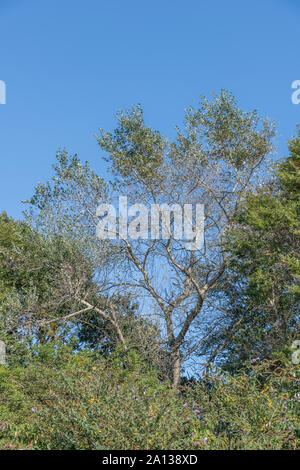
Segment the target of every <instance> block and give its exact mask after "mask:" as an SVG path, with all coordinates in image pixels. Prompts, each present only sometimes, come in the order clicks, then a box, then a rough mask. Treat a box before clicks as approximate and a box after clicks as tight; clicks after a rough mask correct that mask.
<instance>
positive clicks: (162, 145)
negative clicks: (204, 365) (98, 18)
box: [31, 91, 274, 387]
mask: <svg viewBox="0 0 300 470" xmlns="http://www.w3.org/2000/svg"><path fill="white" fill-rule="evenodd" d="M117 119H118V126H117V128H116V129H115V131H114V132H112V133H111V132H104V131H102V130H100V133H99V135H98V137H97V139H98V143H99V145H100V147H101V149H102V150H104V151H105V152H106V154H107V155H108V157H107V158H108V160H109V161H110V162H111V164H112V172H113V175H114V181H113V187H112V190H111V191H110V198H109V199H108V194H104V193H103V186H101V188H100V190H99V191H98V189H99V184H100V183H99V180H96V176H95V175H93V176H91V174H88V172H87V167H82V166H80V165H79V162H78V160H77V161H74V164H72V162H71V165H69V166H68V165H67V163H66V161H64V157H63V156H61V157H60V166H59V168H57V172H58V174H59V176H58V180H56V182H55V184H54V187H52V188H50V186H47V185H46V186H40V187H39V188H38V189H37V192H36V195H35V196H34V198H33V199H32V201H31V202H32V203H33V205H37V207H38V212H39V214H38V218H37V219H36V220H41V219H42V220H44V221H46V220H47V221H48V222H47V223H48V225H49V224H51V223H54V226H56V227H61V228H63V223H62V221H64V224H65V223H66V220H67V221H68V220H69V222H70V227H74V226H76V227H79V228H78V230H79V231H80V234H81V237H82V240H86V241H87V240H89V242H88V243H87V242H86V248H88V249H89V250H91V252H92V253H94V254H93V256H91V259H93V260H95V261H96V264H97V257H98V253H99V252H100V253H102V254H103V253H105V254H106V261H108V262H109V264H108V265H109V269H108V268H106V272H107V276H106V278H105V279H104V278H103V277H102V279H99V280H98V294H99V295H100V294H101V295H103V294H104V293H105V295H106V296H107V299H108V300H107V307H108V309H107V310H104V309H102V308H100V307H99V306H98V307H96V306H95V305H94V304H93V303H92V302H91V301H90V300H88V299H87V298H84V297H80V296H77V299H78V301H79V302H81V303H82V305H83V306H85V307H86V308H89V309H90V310H93V311H94V312H97V313H99V315H102V317H103V318H107V319H108V318H110V320H109V321H111V322H112V325H113V326H114V327H115V328H116V331H118V328H119V326H120V325H118V322H117V321H116V319H115V317H114V315H115V313H114V309H113V308H111V306H112V305H113V304H112V303H111V299H117V298H118V296H119V295H120V294H122V295H124V294H125V293H127V295H130V296H131V298H137V299H138V300H139V305H140V309H141V313H144V314H145V315H151V314H153V313H155V314H156V316H157V317H158V321H159V322H160V325H161V330H162V334H163V335H164V336H165V343H166V349H167V351H168V358H169V360H168V362H169V364H170V375H171V377H172V380H173V385H174V387H177V386H178V384H179V381H180V370H181V365H182V363H183V362H184V360H185V359H186V358H188V357H189V356H190V355H191V354H192V353H193V352H195V351H199V350H200V348H201V347H202V342H203V337H202V336H201V334H199V331H200V330H199V328H200V329H201V328H202V329H204V326H205V325H206V324H207V323H208V322H210V321H211V311H210V309H209V304H208V303H207V300H208V299H209V297H210V295H211V293H212V292H214V290H215V289H216V288H217V286H218V284H219V282H220V281H221V279H222V277H223V275H224V272H225V271H226V267H227V259H226V250H225V238H224V237H225V234H226V231H227V230H228V229H229V228H230V227H231V223H232V217H233V216H234V214H235V213H236V211H237V208H238V207H239V204H240V201H241V200H242V199H243V197H244V194H245V192H246V191H247V189H248V188H249V187H250V186H251V184H253V181H254V180H255V178H256V174H257V171H258V169H259V168H260V167H261V166H262V165H263V163H264V161H265V158H266V156H267V155H268V154H269V152H270V150H271V138H272V136H273V133H274V130H273V126H272V125H270V124H269V123H268V122H267V121H265V120H260V119H259V117H258V116H257V113H256V112H249V113H247V112H243V111H241V110H240V109H239V108H238V106H237V104H236V102H235V100H234V98H233V97H232V96H231V95H230V94H228V93H227V92H225V91H222V92H221V94H220V96H216V97H215V99H214V100H213V101H211V102H209V101H207V100H206V99H203V100H202V102H201V103H200V105H199V108H198V109H193V108H189V109H188V111H187V112H186V116H185V126H184V129H183V130H182V131H181V130H180V129H179V128H178V129H177V136H176V138H175V140H173V141H170V140H168V139H166V138H165V137H163V136H162V135H161V134H160V133H159V132H157V131H154V130H152V129H151V128H150V127H148V126H146V124H145V122H144V118H143V112H142V109H141V108H140V107H139V106H138V107H134V108H133V109H132V110H129V111H127V112H121V113H119V114H118V115H117ZM72 165H73V166H72ZM91 181H94V182H96V185H94V186H93V185H92V184H91ZM101 184H102V183H101ZM60 191H62V192H61V193H60ZM120 194H122V195H126V196H127V197H128V203H129V204H137V203H140V204H143V205H144V206H146V207H148V208H149V210H150V209H151V206H152V205H155V208H156V210H157V212H158V215H159V213H161V210H160V209H161V205H162V204H168V205H169V207H171V206H173V207H171V210H170V212H171V214H170V224H169V227H168V228H167V230H164V233H163V234H162V235H163V236H158V233H157V232H156V233H155V234H154V235H153V233H152V234H151V229H150V227H148V228H146V232H147V234H148V235H149V237H148V238H147V239H144V238H142V237H141V233H139V230H140V228H141V224H143V223H144V222H145V219H144V220H143V221H142V219H141V217H140V216H141V212H143V208H142V206H141V205H140V206H134V208H133V209H132V208H131V210H130V214H129V218H130V220H131V221H130V223H129V233H130V234H131V235H133V236H129V237H126V236H124V231H123V229H124V227H123V226H122V221H121V220H120V217H117V225H116V231H115V236H116V239H112V238H111V237H108V239H106V240H97V241H96V238H95V229H96V226H97V224H98V222H99V219H98V217H96V212H97V204H99V203H100V202H103V201H104V202H110V201H113V200H114V198H115V197H116V196H118V195H120ZM62 195H63V196H62ZM185 204H191V205H196V204H204V205H205V214H204V219H205V220H204V224H205V237H204V239H205V242H204V244H203V245H201V243H198V242H199V240H200V241H201V236H202V229H201V224H199V225H198V226H197V224H196V227H195V226H194V229H195V230H194V232H193V234H192V236H188V235H189V234H188V233H186V232H185V235H184V237H182V238H180V237H179V236H178V232H176V233H175V231H176V230H177V229H178V227H179V226H180V227H179V230H180V228H181V224H182V214H184V213H185V212H184V211H185ZM70 208H72V212H70V210H71V209H70ZM178 213H179V218H178ZM49 214H51V217H50V216H49ZM54 214H55V217H54ZM180 214H181V215H180ZM144 215H145V214H144ZM189 217H190V219H189V220H188V225H192V223H191V222H192V220H193V218H194V216H193V215H189ZM132 219H133V220H132ZM74 220H75V221H76V224H74ZM185 220H186V219H185ZM175 221H177V222H179V223H178V225H177V228H176V227H175ZM198 222H199V221H198ZM160 225H163V226H164V228H166V224H165V223H162V221H161V222H160ZM127 228H128V227H126V231H127ZM91 229H92V230H93V231H94V232H93V237H94V238H93V237H92V239H90V238H89V237H88V238H86V236H87V234H90V233H91V232H90V230H91ZM73 234H74V236H75V233H74V230H73ZM100 247H101V249H100ZM103 272H104V270H103V268H102V274H103ZM107 312H108V313H107ZM199 325H200V326H199ZM119 330H120V328H119ZM118 335H119V336H120V337H121V335H122V336H124V335H123V332H122V331H121V330H120V331H119V332H118ZM199 335H200V337H199Z"/></svg>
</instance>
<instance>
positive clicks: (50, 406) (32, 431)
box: [0, 346, 300, 450]
mask: <svg viewBox="0 0 300 470" xmlns="http://www.w3.org/2000/svg"><path fill="white" fill-rule="evenodd" d="M299 380H300V379H299V377H298V378H297V376H296V367H294V366H292V365H289V362H288V361H287V363H286V365H285V366H283V364H282V362H280V361H273V362H259V361H257V362H253V363H252V364H249V372H248V374H246V373H242V372H241V373H239V374H237V375H236V376H235V377H233V376H231V375H229V374H228V373H223V372H221V371H220V370H211V369H206V370H205V373H204V374H203V377H202V378H201V379H200V380H198V381H195V380H194V381H190V382H189V383H187V384H185V385H183V386H182V387H181V388H180V391H179V393H178V391H175V390H174V388H172V387H171V386H170V383H168V382H162V381H160V380H159V378H158V377H157V374H156V373H155V372H154V371H153V370H150V369H149V368H148V367H147V366H145V365H144V364H143V363H142V362H141V361H140V359H139V357H138V356H137V355H136V353H134V352H132V353H130V354H126V355H122V354H120V353H115V354H113V356H112V357H111V358H110V359H107V360H104V359H103V358H100V357H98V358H97V357H95V355H92V354H91V353H90V352H80V353H77V354H73V353H72V352H71V351H70V349H69V348H68V347H62V346H58V347H56V348H49V346H44V347H41V348H39V350H38V351H36V355H35V357H34V359H32V361H31V362H30V363H28V364H27V365H26V366H24V365H23V366H14V367H5V366H0V397H1V403H0V416H1V422H0V448H1V449H123V450H124V449H134V450H137V449H296V448H297V447H298V448H299V444H300V431H299V415H297V412H298V411H299V399H300V398H299V394H298V395H297V392H298V391H299ZM297 410H298V411H297Z"/></svg>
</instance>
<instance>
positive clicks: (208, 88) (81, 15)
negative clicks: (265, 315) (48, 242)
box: [0, 0, 300, 217]
mask: <svg viewBox="0 0 300 470" xmlns="http://www.w3.org/2000/svg"><path fill="white" fill-rule="evenodd" d="M299 20H300V2H299V0H251V1H246V0H244V1H241V0H226V1H224V0H215V1H213V0H210V1H208V0H207V1H201V0H185V1H183V0H181V1H178V0H159V1H158V0H152V1H151V2H147V1H144V0H127V1H125V0H106V1H103V0H85V1H79V0H72V1H71V0H59V1H58V0H51V1H48V0H43V1H40V0H39V1H37V0H26V1H25V0H23V1H22V0H0V80H3V81H5V83H6V86H7V103H6V104H5V105H0V158H1V160H0V161H1V176H0V178H1V179H0V183H1V184H0V200H1V207H0V210H6V211H7V212H8V214H9V215H11V216H13V217H20V216H21V213H22V209H23V207H22V204H21V202H20V201H21V200H22V199H26V198H29V197H30V196H31V195H32V194H33V190H34V186H35V185H36V184H37V182H38V181H42V182H43V181H46V180H47V179H49V177H50V176H51V175H52V170H51V165H52V164H53V163H54V159H55V153H56V150H57V149H58V148H59V147H66V149H67V150H68V151H70V152H71V153H75V152H76V153H78V154H79V156H80V158H81V159H83V160H89V161H90V162H91V164H92V167H93V168H95V169H96V170H97V172H98V173H99V174H100V175H101V174H103V175H104V173H105V166H104V164H103V162H102V161H101V151H100V149H99V148H98V146H97V144H96V140H95V138H94V137H93V134H94V133H95V132H97V129H98V127H103V128H105V129H112V128H113V126H114V123H115V121H114V117H113V116H114V113H115V112H116V111H117V110H118V109H120V108H127V107H130V106H131V105H132V104H136V103H141V104H142V106H143V108H144V111H145V119H146V121H147V122H148V123H149V124H150V125H152V126H153V127H154V128H156V129H159V130H160V131H161V132H163V133H165V134H166V135H167V136H172V135H173V133H174V126H175V125H176V124H180V123H181V122H182V118H183V110H184V108H185V107H187V106H188V105H190V104H192V105H196V104H197V102H198V101H199V97H200V95H202V94H204V95H206V96H208V97H209V96H211V94H212V93H214V92H219V91H220V89H221V88H226V89H228V90H230V91H232V92H233V94H234V95H235V96H236V98H237V99H238V102H239V104H240V106H241V107H242V108H243V109H245V110H248V109H253V108H255V109H257V110H258V112H259V113H260V115H262V116H266V117H270V118H272V119H274V120H275V122H276V123H277V126H278V135H277V138H276V144H277V151H278V156H284V155H286V154H287V149H286V140H287V139H288V138H290V136H291V135H292V134H294V133H295V128H296V124H297V123H299V122H300V104H299V105H294V104H292V102H291V94H292V89H291V83H292V82H293V81H294V80H297V79H300V67H299V65H300V61H299V53H300V50H299Z"/></svg>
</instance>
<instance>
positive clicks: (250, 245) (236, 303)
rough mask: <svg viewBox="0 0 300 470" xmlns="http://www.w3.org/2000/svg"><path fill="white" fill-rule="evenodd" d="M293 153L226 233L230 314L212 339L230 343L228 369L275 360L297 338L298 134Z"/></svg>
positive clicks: (299, 297)
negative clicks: (252, 361) (252, 360)
mask: <svg viewBox="0 0 300 470" xmlns="http://www.w3.org/2000/svg"><path fill="white" fill-rule="evenodd" d="M289 148H290V156H289V157H288V158H286V159H285V160H283V161H281V162H280V163H278V164H277V165H276V167H275V172H274V177H273V179H272V180H271V181H269V183H268V184H265V185H264V186H262V187H261V188H259V189H258V190H257V191H256V192H251V193H249V194H248V195H247V197H246V198H245V201H244V203H243V204H242V205H241V207H240V209H239V211H238V213H237V216H236V217H235V224H234V226H233V227H232V229H231V230H230V232H229V233H228V245H227V249H228V252H229V268H230V269H229V270H228V275H227V277H226V278H225V279H224V283H223V288H224V291H223V292H224V294H225V296H227V299H228V307H227V315H226V318H225V317H224V318H223V324H222V329H223V330H222V331H220V336H219V337H216V338H215V340H214V341H215V343H218V344H220V343H221V342H222V341H223V342H225V343H226V342H227V344H225V355H227V366H226V367H227V368H231V369H232V368H234V367H239V366H242V365H243V363H244V361H245V360H247V359H248V358H251V357H252V358H254V357H259V358H261V359H263V358H269V359H271V358H272V357H275V356H274V355H278V353H279V352H280V351H283V350H284V349H287V348H288V347H289V346H291V344H292V341H293V340H294V339H297V338H298V335H299V312H300V310H299V302H300V295H299V294H300V284H299V280H300V270H299V269H300V258H299V253H300V231H299V220H300V192H299V180H300V136H299V135H298V137H296V138H294V139H293V140H292V141H291V142H290V145H289ZM223 305H226V303H224V304H223ZM224 326H225V328H224Z"/></svg>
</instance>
